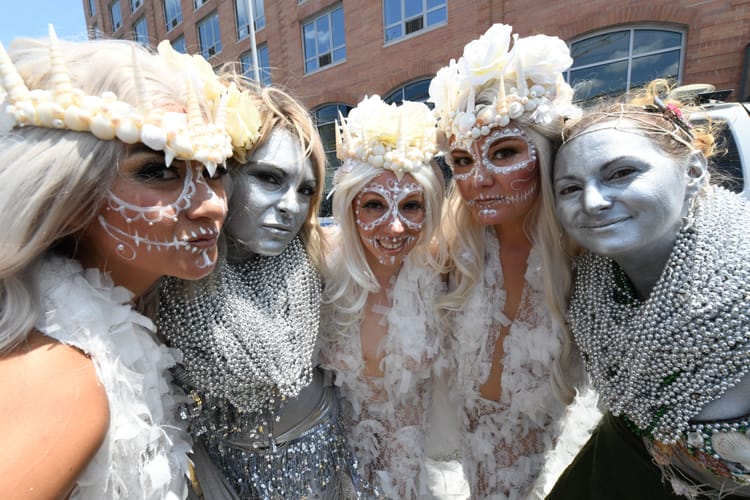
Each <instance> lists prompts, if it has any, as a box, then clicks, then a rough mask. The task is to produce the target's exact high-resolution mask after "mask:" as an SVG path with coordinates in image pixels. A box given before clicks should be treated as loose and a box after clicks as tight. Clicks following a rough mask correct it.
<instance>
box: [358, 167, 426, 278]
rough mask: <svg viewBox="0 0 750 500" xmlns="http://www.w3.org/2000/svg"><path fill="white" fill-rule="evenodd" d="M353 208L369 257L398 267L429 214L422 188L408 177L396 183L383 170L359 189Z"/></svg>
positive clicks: (417, 236) (392, 176)
mask: <svg viewBox="0 0 750 500" xmlns="http://www.w3.org/2000/svg"><path fill="white" fill-rule="evenodd" d="M352 205H353V210H354V218H355V222H356V223H357V227H358V228H359V236H360V239H361V240H362V243H363V245H364V247H365V250H366V252H367V253H368V255H369V256H371V257H373V258H374V259H375V261H376V262H378V263H379V264H381V265H385V266H389V267H394V268H397V267H399V266H400V265H401V263H402V262H403V260H404V258H405V257H406V256H407V255H408V254H409V252H410V251H411V249H412V248H414V245H416V242H417V240H418V239H419V235H420V234H421V232H422V228H423V227H424V223H425V219H426V218H427V216H428V215H429V214H428V212H427V208H426V207H425V202H424V190H423V189H422V186H420V185H419V184H417V182H416V181H415V180H414V178H413V177H412V176H411V175H410V174H407V175H405V176H404V177H403V178H402V179H401V181H399V180H398V178H397V177H396V174H394V173H393V172H391V171H384V172H383V173H382V174H380V175H378V176H377V177H375V178H374V179H373V180H372V181H370V182H369V183H368V184H367V185H365V187H364V188H362V190H361V191H360V192H359V193H358V194H357V197H356V198H355V199H354V201H353V204H352Z"/></svg>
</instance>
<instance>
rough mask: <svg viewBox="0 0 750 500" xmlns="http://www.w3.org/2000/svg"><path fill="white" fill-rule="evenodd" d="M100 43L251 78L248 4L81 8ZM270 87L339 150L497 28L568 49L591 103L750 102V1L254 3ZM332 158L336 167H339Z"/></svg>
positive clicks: (217, 1)
mask: <svg viewBox="0 0 750 500" xmlns="http://www.w3.org/2000/svg"><path fill="white" fill-rule="evenodd" d="M83 3H84V12H85V13H86V16H87V19H86V21H87V26H88V27H89V30H90V32H91V33H92V36H110V37H116V38H133V39H136V40H139V41H142V42H144V43H150V44H155V43H156V42H158V41H159V40H162V39H165V38H167V39H170V40H172V43H173V45H175V46H176V47H177V48H178V49H179V50H183V51H187V52H190V53H198V52H200V53H203V54H204V56H206V58H207V59H209V61H210V62H211V63H212V64H214V65H215V66H219V65H220V64H222V63H226V62H237V61H240V62H241V64H242V67H243V69H246V70H248V71H249V70H250V67H251V66H252V57H251V36H250V34H251V30H250V14H251V13H250V12H248V10H247V5H248V0H83ZM249 3H250V4H252V17H253V18H254V20H255V23H254V26H255V40H256V46H257V52H256V53H257V56H258V66H259V67H260V69H261V72H260V73H261V78H262V79H263V80H264V82H265V83H268V82H273V83H274V84H276V85H281V86H284V87H286V88H287V89H289V90H290V91H291V92H292V93H293V94H294V95H296V96H297V97H299V98H300V99H302V101H303V102H304V103H305V104H306V105H307V106H308V107H309V108H310V109H311V110H312V111H313V113H314V114H315V116H316V118H317V119H318V125H319V128H320V131H321V135H322V136H323V139H324V142H325V143H326V144H327V150H328V151H329V152H331V151H332V150H333V119H334V118H335V117H336V112H337V111H338V110H341V111H342V112H343V113H344V114H346V112H347V110H348V109H349V108H350V107H351V106H354V105H356V103H357V102H359V100H360V99H361V98H362V97H363V96H364V95H365V94H380V95H381V96H383V98H384V99H386V100H389V99H390V100H394V101H399V100H401V99H403V98H404V97H406V98H407V99H411V100H422V99H425V98H426V93H427V86H428V83H429V79H430V78H431V77H432V75H434V73H435V72H436V71H437V69H439V68H440V67H441V66H443V65H445V64H447V62H448V61H449V60H450V59H451V58H457V57H459V56H460V55H461V49H462V47H463V45H464V44H466V42H468V41H470V40H472V39H474V38H476V37H477V36H479V35H480V34H481V33H483V32H484V31H485V30H486V29H487V28H488V27H489V26H490V25H491V24H492V23H494V22H505V23H508V24H511V25H513V27H514V29H515V32H517V33H519V34H520V35H522V36H527V35H533V34H536V33H544V34H548V35H557V36H559V37H561V38H563V39H564V40H566V41H567V42H568V43H569V44H570V46H571V48H572V53H573V56H574V64H573V68H572V69H571V71H570V72H569V74H568V77H569V78H570V80H571V83H573V84H574V85H575V84H579V85H580V88H579V90H578V96H579V97H581V98H586V97H591V96H595V95H601V94H606V93H618V92H620V91H622V90H624V89H626V88H628V87H629V86H634V85H638V84H641V83H643V82H645V81H648V80H650V79H652V78H654V77H657V76H667V77H671V78H673V79H675V80H676V81H678V82H679V83H681V84H689V83H699V82H700V83H711V84H713V85H715V86H716V87H717V88H718V89H728V88H731V89H734V92H733V94H732V96H731V97H730V100H738V99H749V98H750V82H749V81H748V80H749V78H748V77H749V75H748V73H750V69H749V66H750V0H620V1H619V2H612V1H611V0H556V1H554V2H553V1H551V0H531V1H529V0H250V2H249ZM329 158H331V159H332V160H334V161H335V158H333V155H332V154H331V155H329Z"/></svg>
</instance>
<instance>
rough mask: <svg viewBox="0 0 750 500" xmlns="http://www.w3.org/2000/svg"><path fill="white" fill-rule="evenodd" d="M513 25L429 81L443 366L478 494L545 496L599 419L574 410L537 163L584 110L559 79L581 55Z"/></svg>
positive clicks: (573, 378)
mask: <svg viewBox="0 0 750 500" xmlns="http://www.w3.org/2000/svg"><path fill="white" fill-rule="evenodd" d="M511 33H512V27H511V26H507V25H502V24H496V25H493V26H492V27H490V28H489V29H488V30H487V32H486V33H485V34H484V35H482V36H481V37H480V38H479V39H478V40H474V41H472V42H470V43H469V44H467V45H466V47H465V48H464V52H463V57H461V58H460V59H459V60H458V61H457V62H456V61H451V62H450V64H449V66H447V67H444V68H442V69H441V70H440V71H439V72H438V73H437V75H436V77H435V78H434V79H433V81H432V82H431V85H430V100H431V101H432V102H434V103H435V108H434V112H435V115H436V117H437V120H438V122H437V125H438V129H439V134H440V135H441V136H442V139H443V143H444V145H445V156H446V160H447V162H448V164H449V165H450V166H451V169H452V172H453V180H452V185H451V187H450V191H449V194H448V199H447V202H446V206H445V208H444V212H443V232H444V234H445V238H446V242H447V246H448V254H449V256H450V272H449V285H448V287H449V289H448V293H447V294H446V296H445V297H444V298H443V299H442V300H441V307H442V308H444V309H445V310H446V311H447V312H448V313H449V315H450V317H451V335H450V336H448V341H447V342H446V344H445V345H444V350H445V357H446V360H447V363H446V364H447V367H448V368H447V370H446V372H445V373H446V377H447V378H448V391H449V394H448V397H449V401H451V402H452V403H453V406H454V408H458V410H459V414H458V416H457V418H458V423H457V426H458V428H459V430H460V440H459V441H460V442H461V443H462V447H461V451H462V462H463V466H464V470H465V473H466V477H467V478H468V481H469V483H470V487H471V495H472V498H493V499H494V498H528V497H532V496H536V495H540V494H541V491H542V490H543V489H544V486H545V484H547V483H548V482H549V481H550V479H551V478H553V477H554V473H555V472H554V471H555V470H556V469H560V468H562V466H561V465H559V464H560V463H564V460H565V455H566V453H567V456H568V457H569V458H572V455H573V454H574V453H575V451H576V450H577V446H580V445H581V444H583V442H585V439H586V437H587V435H588V430H589V428H590V427H591V426H593V425H594V423H595V422H596V420H598V417H599V414H598V412H597V411H596V409H595V403H594V401H591V400H589V399H590V398H589V399H584V400H579V401H578V403H579V404H578V405H576V406H574V407H571V408H568V409H567V410H566V405H568V403H570V402H571V401H572V400H573V397H574V395H575V387H576V384H578V383H579V382H581V380H582V379H581V370H580V361H579V359H578V357H577V355H576V353H575V351H574V350H573V349H571V347H572V346H571V343H570V342H569V341H568V340H567V338H566V337H565V336H564V335H563V332H562V330H561V328H560V327H559V326H558V325H557V324H556V323H555V322H554V321H553V320H552V317H551V316H550V314H549V312H548V310H547V307H546V304H545V293H544V285H543V283H544V281H543V261H542V254H541V252H540V250H539V247H538V245H537V242H538V241H539V238H538V230H539V227H540V224H541V223H542V221H543V219H544V218H546V217H548V215H547V214H545V213H543V212H542V211H541V210H540V208H541V207H540V194H539V187H540V178H539V171H540V168H545V167H546V166H547V165H549V164H550V163H551V162H552V159H553V142H554V140H555V139H556V137H558V136H559V133H560V129H561V126H562V122H563V119H564V118H566V117H568V116H571V115H573V114H575V113H576V112H577V111H578V110H577V109H576V108H575V107H574V106H573V105H572V104H571V100H572V96H573V92H572V90H571V88H570V87H569V86H568V85H567V84H566V83H565V81H564V79H563V75H562V72H563V71H564V70H565V69H566V68H567V67H568V66H569V65H570V64H571V61H572V60H571V58H570V55H569V52H568V47H567V46H566V45H565V43H564V42H563V41H562V40H560V39H558V38H555V37H548V36H545V35H536V36H531V37H525V38H519V37H518V35H513V37H511ZM511 40H513V44H512V47H511ZM574 408H575V409H577V410H580V411H577V412H576V417H575V418H576V419H577V420H578V422H577V424H576V425H575V426H573V427H571V430H572V431H574V432H572V433H570V434H569V435H568V434H566V436H567V437H566V439H565V440H564V441H563V444H565V445H566V446H567V445H568V444H569V445H571V446H572V451H568V449H567V448H566V447H561V448H560V450H561V454H559V455H552V456H550V457H548V456H547V455H548V454H550V453H551V452H552V449H553V447H554V446H555V445H556V443H557V442H558V440H559V438H560V436H561V433H562V430H563V428H564V424H565V422H566V420H565V419H564V417H565V416H566V415H568V414H570V412H571V411H573V409H574ZM576 430H578V431H579V432H578V433H576V432H575V431H576ZM443 433H444V431H442V430H441V431H439V432H438V433H437V434H438V435H443ZM555 460H557V461H558V462H555ZM560 461H562V462H560ZM535 483H536V484H537V486H534V485H535Z"/></svg>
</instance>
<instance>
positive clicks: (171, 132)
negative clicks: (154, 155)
mask: <svg viewBox="0 0 750 500" xmlns="http://www.w3.org/2000/svg"><path fill="white" fill-rule="evenodd" d="M49 52H50V75H51V76H50V79H49V81H50V88H48V89H31V90H30V89H29V88H27V86H26V84H25V83H24V80H23V78H22V77H21V75H20V74H19V73H18V70H17V69H16V67H15V65H14V64H13V61H12V60H11V58H10V56H9V55H8V53H7V52H6V51H5V48H4V47H3V46H2V44H0V133H7V132H10V131H11V130H12V129H13V128H15V127H25V126H35V127H45V128H53V129H67V130H74V131H79V132H83V131H87V132H91V133H92V134H93V135H94V136H96V137H97V138H99V139H101V140H113V139H119V140H120V141H122V142H123V143H126V144H134V143H138V142H140V143H143V144H145V145H146V146H148V147H149V148H151V149H153V150H156V151H163V152H164V156H165V160H166V163H167V165H170V164H171V162H172V160H174V159H175V158H176V159H179V160H195V161H198V162H200V163H202V164H203V165H205V166H206V168H207V169H208V170H209V172H210V173H211V174H212V175H213V173H214V172H215V170H216V168H217V167H218V165H221V164H224V163H225V162H226V160H227V158H229V157H231V156H232V155H233V154H235V155H238V154H239V155H240V156H242V155H244V151H245V150H247V149H249V148H250V147H252V145H253V144H254V143H255V141H257V139H258V137H259V130H260V116H259V114H258V111H257V109H255V108H254V107H252V106H240V105H239V104H238V103H240V102H241V101H242V102H243V104H246V103H245V102H244V101H243V100H242V99H240V98H239V97H240V94H241V92H240V91H239V90H238V89H237V88H236V87H235V86H234V85H229V86H226V85H224V84H223V83H221V81H220V80H219V77H218V76H216V75H215V74H214V72H213V70H212V69H211V66H210V65H209V63H208V62H207V61H206V60H205V59H203V58H202V57H200V56H189V55H187V54H181V53H179V52H177V51H175V50H174V49H173V48H172V47H171V45H170V44H169V42H168V41H164V42H161V43H160V44H159V47H158V57H160V58H162V59H163V62H164V64H165V65H167V66H168V67H169V68H170V69H173V70H175V74H177V75H179V74H184V75H185V78H184V80H185V81H186V82H187V106H186V107H187V109H186V111H184V112H176V111H171V110H166V109H163V108H158V107H154V106H153V105H152V103H151V100H150V98H149V96H148V95H147V92H146V90H145V84H144V79H143V75H142V72H141V67H140V64H139V60H138V54H137V51H136V50H135V48H134V49H133V78H134V80H135V86H136V92H137V102H138V105H137V106H133V105H132V104H130V103H127V102H124V101H122V100H120V99H118V97H117V96H116V95H115V94H114V93H113V92H103V93H102V94H101V95H100V96H92V95H86V94H85V92H83V91H82V90H81V89H78V88H76V87H74V86H73V84H72V80H71V77H70V74H69V73H68V70H67V68H66V65H65V58H64V56H63V52H62V49H61V47H60V44H59V42H58V40H57V36H56V34H55V30H54V28H53V27H52V25H50V26H49ZM199 96H200V97H203V98H204V100H205V101H206V102H207V103H208V105H209V107H210V108H211V109H210V112H209V114H210V116H209V119H208V120H205V119H204V117H203V114H202V112H201V110H200V107H199V104H198V99H199Z"/></svg>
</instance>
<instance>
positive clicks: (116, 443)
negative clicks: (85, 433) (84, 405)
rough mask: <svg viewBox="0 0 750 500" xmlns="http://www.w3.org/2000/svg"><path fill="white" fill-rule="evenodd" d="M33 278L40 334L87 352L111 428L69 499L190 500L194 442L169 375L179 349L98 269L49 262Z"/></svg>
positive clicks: (70, 262) (56, 259)
mask: <svg viewBox="0 0 750 500" xmlns="http://www.w3.org/2000/svg"><path fill="white" fill-rule="evenodd" d="M35 280H36V283H37V286H38V290H39V291H40V295H41V297H40V300H41V303H42V306H43V310H44V311H46V314H45V316H44V317H43V318H41V319H40V320H39V321H38V324H37V325H36V327H37V329H38V330H39V331H41V332H42V333H44V334H45V335H47V336H49V337H52V338H55V339H57V340H59V341H60V342H62V343H65V344H68V345H71V346H74V347H76V348H78V349H80V350H82V351H83V352H85V353H87V354H88V355H89V356H90V357H91V359H92V360H93V362H94V365H95V367H96V373H97V376H98V377H99V380H100V382H101V383H102V385H103V386H104V388H105V390H106V392H107V398H108V400H109V408H110V423H109V430H108V431H107V435H106V437H105V439H104V442H103V443H102V446H101V447H100V448H99V450H98V451H97V453H96V455H95V456H94V458H93V459H92V460H91V462H90V463H89V464H88V466H87V467H86V469H85V471H84V472H83V474H82V475H81V476H80V477H79V478H78V482H77V484H76V487H75V489H74V490H73V493H72V494H71V496H70V498H71V499H86V500H89V499H94V498H95V499H97V500H99V499H143V500H146V499H148V500H151V499H153V500H162V499H167V500H176V499H182V498H185V497H186V496H187V491H188V482H187V473H188V469H189V463H190V462H189V459H188V453H189V452H190V449H191V444H190V441H189V436H188V434H187V432H186V431H184V430H183V429H182V428H181V426H179V425H178V422H177V419H176V412H175V409H176V405H177V399H176V397H175V396H174V395H173V394H172V393H171V391H170V387H169V384H168V377H170V375H169V374H168V373H167V370H168V369H169V368H170V367H172V366H174V364H175V363H176V362H177V361H178V360H179V357H180V354H179V351H176V350H173V349H169V348H167V347H166V346H164V345H162V344H160V343H158V342H156V340H155V339H154V337H153V332H154V326H153V323H152V322H151V320H149V319H148V318H146V317H145V316H142V315H141V314H139V313H138V312H136V311H135V310H134V309H133V308H132V305H131V303H130V300H131V298H132V294H131V293H130V292H129V291H128V290H127V289H125V288H123V287H115V286H113V284H112V281H111V279H110V278H109V276H106V275H103V274H102V273H101V272H100V271H99V270H98V269H87V270H85V271H84V270H83V269H82V268H81V266H80V264H79V263H78V262H76V261H73V260H69V259H64V258H61V257H54V256H49V257H45V258H44V259H43V260H42V261H41V262H40V263H39V265H38V266H37V268H36V270H35Z"/></svg>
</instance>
